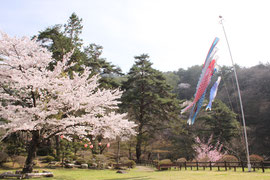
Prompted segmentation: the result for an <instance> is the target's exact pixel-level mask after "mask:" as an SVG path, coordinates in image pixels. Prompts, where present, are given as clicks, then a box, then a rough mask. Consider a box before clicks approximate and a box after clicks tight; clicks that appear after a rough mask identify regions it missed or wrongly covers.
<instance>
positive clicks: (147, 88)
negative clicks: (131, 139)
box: [121, 54, 179, 161]
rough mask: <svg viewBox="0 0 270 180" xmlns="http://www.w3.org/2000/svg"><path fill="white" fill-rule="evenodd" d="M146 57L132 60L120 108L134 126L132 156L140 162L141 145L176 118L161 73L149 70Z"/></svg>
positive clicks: (172, 98)
mask: <svg viewBox="0 0 270 180" xmlns="http://www.w3.org/2000/svg"><path fill="white" fill-rule="evenodd" d="M148 59H149V56H148V55H146V54H142V55H141V56H136V57H135V64H134V65H133V67H132V68H131V69H130V71H129V73H128V75H127V81H125V82H124V83H123V87H122V89H123V90H124V93H123V96H122V99H121V100H122V104H121V108H122V110H123V111H125V112H128V113H129V117H130V119H133V120H134V121H135V122H136V123H138V134H137V145H136V156H137V160H138V161H139V160H140V156H141V146H142V143H143V142H144V141H146V140H147V139H149V138H150V139H151V138H152V137H153V136H154V134H155V133H158V131H160V130H164V129H166V128H168V122H169V120H171V119H177V118H178V117H177V113H179V111H178V110H179V109H178V107H179V106H178V101H177V100H176V98H175V95H173V94H172V93H171V91H172V88H171V87H170V86H169V85H168V84H167V83H166V80H165V78H164V76H163V75H162V73H161V72H159V71H157V70H155V69H153V68H152V67H151V66H152V63H150V61H149V60H148Z"/></svg>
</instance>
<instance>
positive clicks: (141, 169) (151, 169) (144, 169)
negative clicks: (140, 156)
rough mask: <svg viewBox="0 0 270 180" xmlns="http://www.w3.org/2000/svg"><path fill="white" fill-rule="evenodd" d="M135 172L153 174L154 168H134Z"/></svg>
mask: <svg viewBox="0 0 270 180" xmlns="http://www.w3.org/2000/svg"><path fill="white" fill-rule="evenodd" d="M135 170H136V171H144V172H154V171H155V170H154V168H152V167H148V166H136V169H135Z"/></svg>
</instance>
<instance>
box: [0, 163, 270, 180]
mask: <svg viewBox="0 0 270 180" xmlns="http://www.w3.org/2000/svg"><path fill="white" fill-rule="evenodd" d="M44 170H46V169H44ZM47 170H48V171H52V172H53V174H54V178H33V179H41V180H45V179H46V180H62V179H64V180H88V179H89V180H133V179H134V180H150V179H151V180H152V179H153V180H177V179H183V180H197V179H199V180H270V170H269V169H268V170H266V171H265V173H262V171H261V170H257V171H256V172H242V171H241V169H238V170H237V171H236V172H234V171H233V170H232V171H217V170H213V171H210V170H205V171H204V170H199V171H196V170H181V171H178V170H169V171H156V170H151V169H149V168H147V169H146V168H142V167H140V166H139V167H136V168H135V169H132V170H127V173H126V174H118V173H116V171H115V170H88V169H62V168H59V169H47ZM5 171H7V170H3V169H1V170H0V173H2V172H5Z"/></svg>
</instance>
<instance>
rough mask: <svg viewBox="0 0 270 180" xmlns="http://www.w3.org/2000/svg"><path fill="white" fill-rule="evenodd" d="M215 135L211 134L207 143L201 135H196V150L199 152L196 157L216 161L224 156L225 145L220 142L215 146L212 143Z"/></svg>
mask: <svg viewBox="0 0 270 180" xmlns="http://www.w3.org/2000/svg"><path fill="white" fill-rule="evenodd" d="M212 139H213V135H211V136H210V138H209V139H208V141H207V143H203V142H202V141H201V140H200V138H199V137H196V139H195V141H196V145H195V146H194V150H195V152H196V153H197V155H196V157H195V159H196V160H197V161H212V162H216V161H218V160H219V159H221V158H222V157H223V155H224V154H226V153H222V152H221V150H222V147H223V145H222V144H220V143H219V142H217V143H216V145H215V146H213V145H212V144H211V143H212Z"/></svg>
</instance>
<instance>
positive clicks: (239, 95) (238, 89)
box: [219, 16, 251, 172]
mask: <svg viewBox="0 0 270 180" xmlns="http://www.w3.org/2000/svg"><path fill="white" fill-rule="evenodd" d="M219 18H220V24H221V25H222V28H223V32H224V35H225V39H226V42H227V46H228V49H229V53H230V57H231V61H232V66H233V71H234V76H235V81H236V86H237V91H238V97H239V101H240V108H241V114H242V120H243V129H244V135H245V141H246V151H247V166H248V171H249V172H250V171H251V164H250V158H249V150H248V140H247V129H246V121H245V115H244V110H243V104H242V98H241V93H240V88H239V83H238V78H237V73H236V69H235V65H234V62H233V57H232V53H231V48H230V45H229V41H228V38H227V35H226V32H225V28H224V25H223V20H224V19H223V17H222V16H219Z"/></svg>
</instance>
